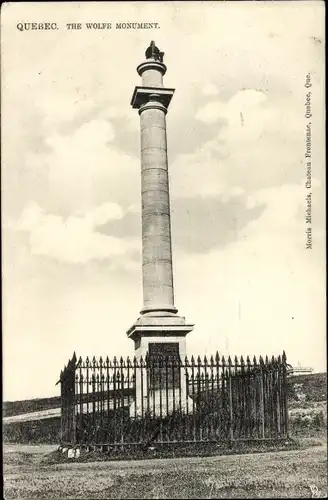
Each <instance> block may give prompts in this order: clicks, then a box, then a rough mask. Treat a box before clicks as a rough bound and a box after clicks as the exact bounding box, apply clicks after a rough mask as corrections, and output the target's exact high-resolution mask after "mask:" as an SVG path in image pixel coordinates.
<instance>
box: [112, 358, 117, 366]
mask: <svg viewBox="0 0 328 500" xmlns="http://www.w3.org/2000/svg"><path fill="white" fill-rule="evenodd" d="M113 364H114V366H116V365H117V359H116V356H114V359H113Z"/></svg>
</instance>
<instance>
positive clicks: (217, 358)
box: [215, 351, 220, 363]
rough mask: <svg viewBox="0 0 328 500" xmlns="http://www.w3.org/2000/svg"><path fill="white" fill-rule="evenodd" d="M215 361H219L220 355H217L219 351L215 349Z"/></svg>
mask: <svg viewBox="0 0 328 500" xmlns="http://www.w3.org/2000/svg"><path fill="white" fill-rule="evenodd" d="M215 361H216V362H217V363H220V355H219V351H216V353H215Z"/></svg>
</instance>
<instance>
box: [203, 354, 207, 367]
mask: <svg viewBox="0 0 328 500" xmlns="http://www.w3.org/2000/svg"><path fill="white" fill-rule="evenodd" d="M204 365H207V357H206V354H205V356H204Z"/></svg>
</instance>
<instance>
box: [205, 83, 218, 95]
mask: <svg viewBox="0 0 328 500" xmlns="http://www.w3.org/2000/svg"><path fill="white" fill-rule="evenodd" d="M202 92H203V95H205V96H215V95H218V93H219V90H218V88H217V87H216V86H215V85H214V84H213V83H207V84H205V85H204V87H203V89H202Z"/></svg>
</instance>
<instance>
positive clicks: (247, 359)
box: [246, 355, 251, 366]
mask: <svg viewBox="0 0 328 500" xmlns="http://www.w3.org/2000/svg"><path fill="white" fill-rule="evenodd" d="M246 363H247V365H248V366H251V360H250V358H249V356H248V355H247V357H246Z"/></svg>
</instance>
